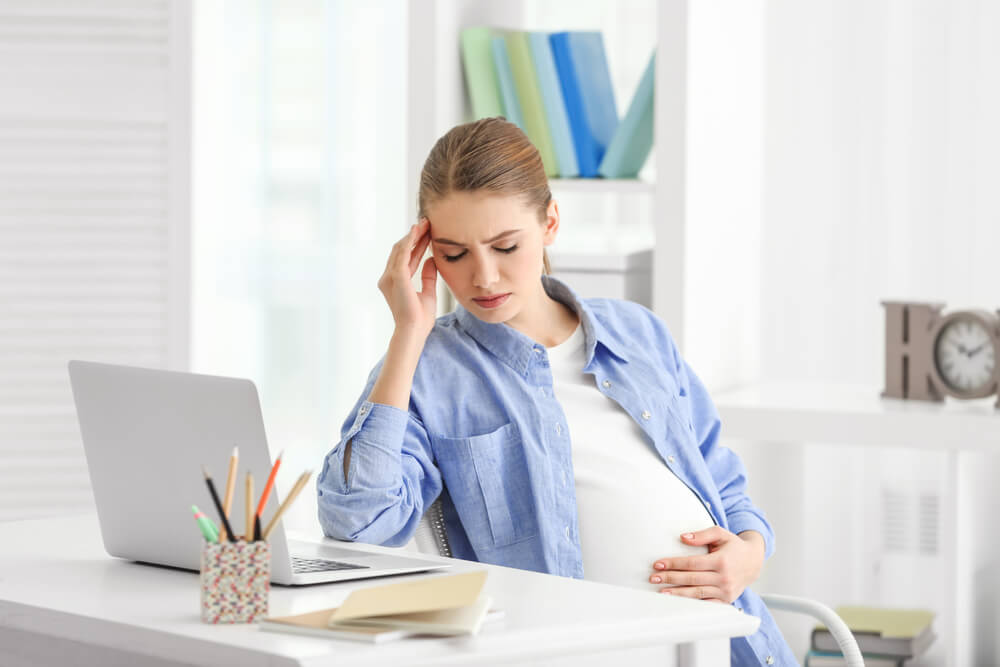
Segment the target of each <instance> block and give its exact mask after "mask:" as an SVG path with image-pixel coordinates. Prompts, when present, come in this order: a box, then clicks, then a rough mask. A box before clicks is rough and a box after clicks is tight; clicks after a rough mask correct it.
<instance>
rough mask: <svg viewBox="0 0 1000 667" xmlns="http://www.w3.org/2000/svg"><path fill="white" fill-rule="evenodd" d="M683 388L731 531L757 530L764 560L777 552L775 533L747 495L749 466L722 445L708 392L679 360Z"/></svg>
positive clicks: (699, 443)
mask: <svg viewBox="0 0 1000 667" xmlns="http://www.w3.org/2000/svg"><path fill="white" fill-rule="evenodd" d="M677 358H678V362H679V364H680V369H681V370H680V381H681V386H683V387H685V390H686V391H687V394H688V400H689V401H690V402H691V416H692V424H691V425H692V428H694V432H695V437H696V438H697V441H698V446H699V448H700V449H701V454H702V456H703V457H704V459H705V463H706V464H707V465H708V470H709V473H710V474H711V475H712V479H713V480H714V481H715V485H716V488H718V490H719V496H720V498H721V499H722V506H723V509H724V511H725V513H726V522H727V523H728V524H729V531H730V532H732V533H736V534H739V533H741V532H743V531H745V530H756V531H757V532H758V533H760V534H761V536H762V537H763V538H764V557H765V558H768V557H770V556H771V554H772V553H774V530H773V529H772V528H771V524H770V523H768V521H767V518H766V517H765V516H764V512H762V511H761V510H760V509H759V508H758V507H757V506H756V505H754V504H753V502H752V501H751V500H750V496H748V495H747V471H746V466H744V465H743V461H742V460H741V459H740V457H739V455H738V454H736V452H734V451H733V450H731V449H729V448H728V447H724V446H722V445H721V444H719V432H720V429H721V421H720V420H719V413H718V411H717V410H716V408H715V403H713V402H712V399H711V397H710V396H709V395H708V391H707V390H706V389H705V386H704V385H703V384H702V383H701V380H700V379H699V378H698V376H697V375H695V373H694V371H693V370H692V369H691V367H690V366H689V365H688V363H687V362H686V361H684V360H682V359H680V358H679V355H678V357H677Z"/></svg>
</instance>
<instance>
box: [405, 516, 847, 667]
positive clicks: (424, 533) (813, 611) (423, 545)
mask: <svg viewBox="0 0 1000 667" xmlns="http://www.w3.org/2000/svg"><path fill="white" fill-rule="evenodd" d="M413 544H414V546H415V547H416V548H417V551H420V552H421V553H427V554H437V555H439V556H447V557H448V558H451V545H449V544H448V534H447V533H446V532H445V528H444V516H443V515H442V511H441V499H440V498H439V499H437V500H435V501H434V502H433V503H432V504H431V506H430V507H429V508H427V511H426V512H424V516H423V517H422V518H421V519H420V523H419V524H418V525H417V530H416V533H415V534H414V536H413ZM760 597H761V599H763V600H764V604H766V605H767V606H768V608H770V609H781V610H783V611H791V612H796V613H799V614H807V615H810V616H813V617H814V618H816V619H818V620H819V621H820V622H821V623H822V624H823V625H825V626H826V627H827V628H828V629H829V630H830V634H831V635H833V638H834V640H836V642H837V646H839V647H840V652H841V653H843V654H844V659H845V661H846V662H847V665H848V667H864V664H865V662H864V659H863V658H862V657H861V650H860V649H859V648H858V643H857V642H856V641H855V640H854V635H853V634H851V630H850V629H849V628H848V627H847V624H846V623H844V621H843V620H842V619H841V618H840V616H837V613H836V612H835V611H833V610H832V609H830V608H829V607H827V606H826V605H824V604H822V603H819V602H816V601H815V600H810V599H808V598H800V597H793V596H790V595H773V594H772V595H761V596H760Z"/></svg>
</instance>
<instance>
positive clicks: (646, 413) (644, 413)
mask: <svg viewBox="0 0 1000 667" xmlns="http://www.w3.org/2000/svg"><path fill="white" fill-rule="evenodd" d="M652 416H653V415H651V414H649V410H643V411H642V418H643V419H645V420H647V421H648V420H649V418H650V417H652Z"/></svg>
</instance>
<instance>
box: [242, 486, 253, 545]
mask: <svg viewBox="0 0 1000 667" xmlns="http://www.w3.org/2000/svg"><path fill="white" fill-rule="evenodd" d="M246 490H247V499H246V505H245V507H246V520H247V530H246V532H245V533H243V539H245V540H246V541H247V542H252V541H253V473H251V472H250V471H249V470H247V489H246Z"/></svg>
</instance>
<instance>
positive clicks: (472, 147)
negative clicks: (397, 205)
mask: <svg viewBox="0 0 1000 667" xmlns="http://www.w3.org/2000/svg"><path fill="white" fill-rule="evenodd" d="M473 191H486V192H491V193H496V194H501V195H513V196H518V197H521V198H522V199H523V200H524V202H525V204H527V205H528V207H529V208H534V209H536V210H537V211H538V217H539V222H540V223H544V222H545V221H546V219H547V217H548V208H549V202H551V201H552V192H551V191H550V190H549V179H548V177H546V175H545V167H544V166H543V165H542V157H541V155H540V154H539V153H538V149H537V148H535V145H534V144H532V143H531V140H529V139H528V137H527V135H525V134H524V132H522V131H521V129H520V128H518V126H517V125H514V124H513V123H510V122H508V121H507V120H505V119H503V118H499V117H497V118H483V119H480V120H477V121H473V122H471V123H465V124H463V125H458V126H456V127H453V128H452V129H451V130H449V131H448V132H447V134H445V135H444V136H443V137H441V138H440V139H438V140H437V142H436V143H435V144H434V147H433V148H432V149H431V152H430V154H429V155H428V156H427V160H426V161H425V162H424V168H423V169H422V170H421V172H420V191H419V193H418V195H417V218H418V219H420V218H424V217H427V207H428V206H430V205H431V204H433V203H434V202H436V201H440V200H441V199H443V198H444V197H446V196H447V195H449V194H450V193H452V192H473ZM542 263H543V270H544V272H545V273H551V270H550V267H549V257H548V254H547V253H546V252H545V251H544V250H542Z"/></svg>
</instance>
